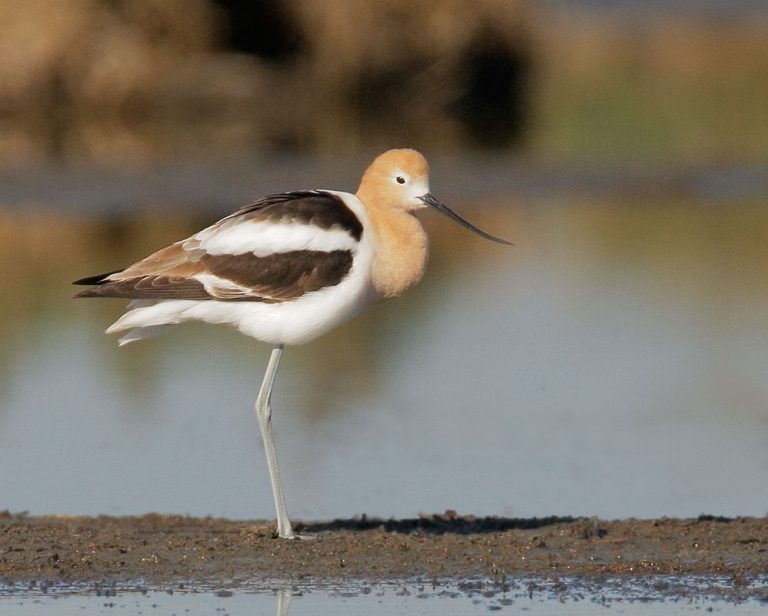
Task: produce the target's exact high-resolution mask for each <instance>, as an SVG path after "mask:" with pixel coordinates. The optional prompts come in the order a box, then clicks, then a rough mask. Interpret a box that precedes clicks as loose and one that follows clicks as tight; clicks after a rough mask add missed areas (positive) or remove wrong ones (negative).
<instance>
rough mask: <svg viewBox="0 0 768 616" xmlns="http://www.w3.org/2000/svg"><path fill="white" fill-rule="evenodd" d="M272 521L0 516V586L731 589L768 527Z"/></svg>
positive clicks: (739, 521) (759, 571) (763, 569)
mask: <svg viewBox="0 0 768 616" xmlns="http://www.w3.org/2000/svg"><path fill="white" fill-rule="evenodd" d="M297 526H298V528H299V530H300V531H301V532H303V533H306V534H308V535H312V536H313V538H312V539H311V540H306V541H305V540H294V541H287V540H281V539H277V538H276V537H275V535H274V530H273V528H274V527H273V523H272V522H265V521H256V522H253V521H230V520H223V519H207V518H192V517H183V516H167V515H154V514H150V515H145V516H140V517H106V516H104V517H95V518H93V517H63V516H62V517H59V516H50V517H49V516H46V517H33V516H26V515H16V514H10V513H3V514H0V581H3V582H4V583H6V584H13V583H19V582H30V583H40V582H42V581H46V583H49V584H53V585H55V584H57V583H82V582H100V583H101V582H105V581H106V582H110V583H127V582H130V581H134V580H142V582H143V583H146V584H152V585H156V586H162V585H167V584H171V583H177V582H179V581H185V582H186V583H187V584H190V583H191V584H194V583H196V582H197V583H201V584H202V583H206V584H210V583H216V582H217V581H218V582H222V583H224V582H226V581H232V580H238V579H254V578H264V579H272V580H274V579H287V580H294V581H299V582H301V581H304V582H311V581H313V580H359V581H363V582H369V583H376V582H379V581H386V580H393V579H408V578H414V577H417V578H421V579H426V580H430V579H435V580H437V579H445V578H452V579H457V580H461V579H478V578H486V579H504V578H506V577H507V576H553V575H562V576H600V575H608V574H610V575H615V574H619V575H621V574H627V575H631V576H633V577H637V576H650V575H655V574H666V575H673V576H685V575H709V574H716V575H718V576H721V577H723V576H725V577H727V578H729V579H730V580H731V581H732V583H733V585H734V587H738V586H739V585H741V586H747V585H748V583H749V580H750V579H753V578H754V577H755V576H764V575H765V574H766V573H768V518H734V519H725V518H715V517H711V516H701V517H700V518H698V519H671V518H661V519H656V520H620V521H604V520H598V519H587V518H554V517H553V518H533V519H509V518H495V517H492V518H479V517H473V516H458V515H456V514H454V513H453V512H446V513H445V514H442V515H432V516H422V517H420V518H417V519H402V520H378V519H368V518H362V519H351V520H336V521H333V522H317V523H314V522H313V523H305V524H298V525H297Z"/></svg>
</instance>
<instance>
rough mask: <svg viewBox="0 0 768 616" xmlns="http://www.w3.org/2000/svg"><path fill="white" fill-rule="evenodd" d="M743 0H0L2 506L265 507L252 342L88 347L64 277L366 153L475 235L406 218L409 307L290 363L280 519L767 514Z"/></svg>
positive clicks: (761, 81)
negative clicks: (423, 185) (392, 154)
mask: <svg viewBox="0 0 768 616" xmlns="http://www.w3.org/2000/svg"><path fill="white" fill-rule="evenodd" d="M767 27H768V5H766V3H765V2H764V1H763V0H738V1H737V0H698V1H693V0H691V1H686V0H667V1H660V0H659V1H652V2H650V1H640V0H621V1H618V0H612V1H609V0H603V1H601V0H541V1H536V2H534V1H533V0H528V1H526V0H427V1H423V2H411V1H407V0H376V1H375V2H355V1H351V0H327V1H325V2H322V3H321V2H309V1H304V0H276V1H273V2H259V3H252V2H246V1H245V0H69V1H68V2H66V3H63V2H57V1H55V0H4V1H3V2H1V3H0V262H1V263H2V266H1V268H2V269H1V271H2V280H3V289H2V292H0V338H1V339H2V344H0V509H5V508H7V509H9V510H12V511H24V510H27V511H30V512H31V513H34V514H43V513H75V514H78V513H83V514H97V513H107V514H129V513H144V512H148V511H160V512H175V513H190V514H195V515H215V516H230V517H239V518H255V517H259V518H264V517H272V515H273V506H272V502H271V496H270V492H269V486H268V479H267V473H266V468H265V464H264V460H263V452H262V448H261V443H260V441H259V435H258V427H257V424H256V421H255V418H254V417H253V414H252V410H251V408H252V404H253V399H254V397H255V393H256V391H257V389H258V385H259V383H260V381H261V378H262V373H263V370H264V367H265V366H266V360H267V356H268V348H267V347H266V346H264V345H261V344H259V343H256V342H254V341H253V340H250V339H246V338H244V337H242V336H240V335H238V334H237V333H235V332H232V331H229V330H226V329H224V328H212V327H205V326H184V327H181V328H178V329H177V330H176V331H173V332H170V333H168V334H166V335H164V336H163V337H161V338H157V339H154V340H150V341H146V342H141V343H138V344H135V345H131V346H129V347H126V348H123V349H118V348H117V346H116V342H115V341H114V340H113V339H110V338H107V337H106V336H104V335H103V334H102V331H103V329H104V328H105V327H107V326H108V325H109V324H110V323H111V322H112V321H113V320H115V319H116V318H117V317H118V316H119V314H120V313H121V311H122V309H123V307H124V306H123V305H122V304H121V302H120V301H85V300H84V301H77V302H74V301H71V300H70V297H71V295H72V294H73V292H74V291H75V289H74V288H73V287H71V286H70V281H71V280H74V279H76V278H80V277H83V276H86V275H90V274H96V273H99V272H102V271H110V270H113V269H117V268H119V267H121V266H124V265H127V264H129V263H131V262H133V261H135V260H138V259H139V258H142V257H144V256H145V255H147V254H148V253H150V252H152V251H154V250H156V249H158V248H160V247H162V246H164V245H165V244H167V243H169V242H172V241H175V240H178V239H181V238H183V237H185V236H187V235H189V234H191V233H193V232H194V231H196V230H197V229H198V228H200V227H201V226H203V225H206V224H210V223H212V222H214V221H215V220H216V219H218V218H219V217H221V216H222V215H225V214H227V213H229V212H230V211H232V210H233V209H235V208H236V207H238V206H240V205H243V204H245V203H247V202H249V201H250V200H252V199H254V198H257V197H259V196H261V195H264V194H268V193H270V192H279V191H283V190H291V189H299V188H311V187H323V188H335V189H340V190H350V191H354V189H355V188H356V183H357V181H358V180H359V176H360V174H361V172H362V170H363V169H364V168H365V167H366V165H367V164H368V162H369V161H370V160H371V159H372V158H373V156H375V155H376V154H377V153H379V152H380V151H383V150H384V149H387V148H389V147H415V148H418V149H420V150H421V151H422V152H424V153H425V154H426V155H427V156H428V158H429V160H430V161H431V163H432V188H433V191H434V192H435V194H436V195H438V196H439V197H440V198H441V199H442V200H444V201H446V202H447V203H449V204H450V205H452V206H453V207H454V208H455V209H456V210H458V211H459V212H461V213H462V214H463V215H465V216H466V217H467V218H469V219H470V220H472V221H473V222H475V223H476V224H478V225H479V226H480V227H482V228H484V229H486V230H487V231H489V232H491V233H493V234H495V235H499V236H502V237H505V238H507V239H509V240H511V241H513V242H514V244H515V246H514V247H511V248H508V247H502V246H498V245H494V244H490V243H487V242H484V241H483V240H482V239H480V238H478V237H476V236H474V235H472V234H469V233H468V232H466V231H465V230H463V229H461V228H458V227H456V226H455V225H453V223H451V222H450V221H448V220H447V219H444V218H440V219H437V218H436V217H435V216H430V215H429V214H428V213H427V214H426V215H425V216H424V217H423V220H424V223H425V226H426V227H427V228H428V231H429V232H430V237H431V238H432V256H431V262H430V269H429V271H428V274H427V276H426V278H425V280H424V281H423V283H422V284H421V285H420V286H419V287H418V288H417V289H415V290H414V291H412V292H411V293H410V294H409V295H408V296H407V297H405V298H403V299H401V300H398V301H397V302H392V303H390V304H387V305H382V306H380V307H377V308H375V309H374V310H372V311H370V312H369V313H367V314H366V315H364V316H362V317H360V318H358V319H356V320H355V321H353V322H352V323H350V324H348V325H347V326H345V327H343V328H341V329H339V330H338V331H336V332H333V333H331V334H329V335H327V336H325V337H324V338H322V339H320V340H318V341H316V342H314V343H312V344H310V345H307V346H305V347H301V348H297V349H289V352H288V353H286V356H285V358H284V364H283V366H282V368H281V373H280V375H279V380H278V391H277V392H276V395H275V400H274V407H275V419H274V421H275V430H276V438H277V443H278V449H279V453H280V458H281V464H282V465H283V467H284V475H285V482H286V486H287V492H288V505H289V511H291V512H292V514H293V515H296V516H297V517H303V518H308V519H322V518H329V517H334V516H342V517H349V516H352V515H357V514H362V513H367V514H369V515H380V516H389V515H396V516H413V515H416V514H418V513H419V512H435V511H442V510H445V509H448V508H452V509H456V510H459V511H460V512H462V513H475V514H482V515H505V516H534V515H552V514H562V515H599V516H603V517H627V516H634V517H645V516H661V515H680V516H690V515H698V514H700V513H712V514H722V515H738V514H748V515H765V514H766V513H767V512H768V497H767V496H766V491H765V488H764V486H765V485H768V378H766V376H767V375H768V310H767V309H766V308H767V307H768V208H766V200H767V199H768V37H766V36H765V32H766V28H767Z"/></svg>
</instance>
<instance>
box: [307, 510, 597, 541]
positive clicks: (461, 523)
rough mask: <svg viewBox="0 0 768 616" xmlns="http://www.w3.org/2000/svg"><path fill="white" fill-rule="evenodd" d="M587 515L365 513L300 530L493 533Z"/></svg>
mask: <svg viewBox="0 0 768 616" xmlns="http://www.w3.org/2000/svg"><path fill="white" fill-rule="evenodd" d="M584 521H585V518H575V517H571V516H547V517H543V518H502V517H496V516H487V517H476V516H472V515H468V516H460V515H457V514H456V512H454V511H447V512H445V513H442V514H433V515H423V516H420V517H418V518H404V519H400V520H396V519H391V518H390V519H389V520H383V519H381V518H369V517H368V516H366V515H362V516H360V517H359V518H348V519H336V520H332V521H330V522H315V523H311V524H307V525H306V526H303V527H302V528H301V530H304V531H307V532H311V533H322V532H324V531H339V530H351V531H366V530H373V529H383V530H385V531H387V532H394V533H412V532H416V531H418V532H424V533H430V534H436V535H443V534H447V533H451V534H456V535H474V534H481V533H493V532H499V531H505V530H513V529H514V530H532V529H536V528H542V527H545V526H551V525H553V524H569V523H573V522H584Z"/></svg>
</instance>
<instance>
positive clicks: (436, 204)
mask: <svg viewBox="0 0 768 616" xmlns="http://www.w3.org/2000/svg"><path fill="white" fill-rule="evenodd" d="M421 200H422V201H423V202H424V203H426V204H427V205H429V206H431V207H433V208H435V209H436V210H437V211H438V212H442V213H443V214H445V215H446V216H448V218H452V219H453V220H455V221H456V222H457V223H459V224H460V225H461V226H463V227H466V228H467V229H469V230H470V231H474V232H475V233H477V234H478V235H479V236H480V237H484V238H485V239H487V240H491V241H492V242H498V243H499V244H507V245H508V246H512V242H508V241H507V240H503V239H501V238H500V237H495V236H493V235H491V234H490V233H486V232H485V231H483V230H482V229H478V228H477V227H476V226H475V225H473V224H472V223H471V222H468V221H466V220H464V219H463V218H462V217H461V216H459V215H458V214H457V213H456V212H454V211H453V210H452V209H451V208H449V207H448V206H447V205H445V203H442V202H440V201H438V200H437V199H436V198H435V197H434V196H433V195H432V194H430V193H427V194H426V195H424V196H422V197H421Z"/></svg>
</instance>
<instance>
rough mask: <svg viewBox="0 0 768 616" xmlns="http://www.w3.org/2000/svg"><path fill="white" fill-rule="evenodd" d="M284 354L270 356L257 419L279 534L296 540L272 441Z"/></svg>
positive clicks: (280, 349)
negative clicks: (274, 401)
mask: <svg viewBox="0 0 768 616" xmlns="http://www.w3.org/2000/svg"><path fill="white" fill-rule="evenodd" d="M282 354H283V345H279V346H277V347H275V348H274V349H272V355H270V356H269V364H268V365H267V372H266V374H265V375H264V381H263V382H262V383H261V389H260V390H259V396H258V397H257V398H256V418H257V419H258V420H259V428H260V429H261V438H262V440H263V441H264V450H265V451H266V453H267V466H268V467H269V478H270V480H271V482H272V494H273V495H274V497H275V507H276V508H277V534H278V535H279V536H280V537H282V538H284V539H295V538H296V537H297V535H296V534H295V533H294V532H293V528H291V521H290V520H289V519H288V511H287V509H286V507H285V496H284V495H283V483H282V481H280V471H279V470H278V468H277V453H276V452H275V443H274V441H273V440H272V408H271V407H270V399H271V397H272V387H273V385H274V384H275V375H276V374H277V366H278V365H279V364H280V356H281V355H282Z"/></svg>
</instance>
